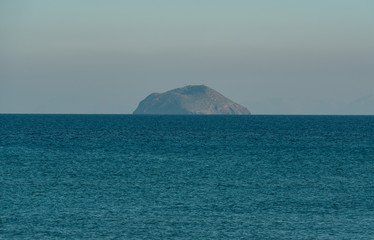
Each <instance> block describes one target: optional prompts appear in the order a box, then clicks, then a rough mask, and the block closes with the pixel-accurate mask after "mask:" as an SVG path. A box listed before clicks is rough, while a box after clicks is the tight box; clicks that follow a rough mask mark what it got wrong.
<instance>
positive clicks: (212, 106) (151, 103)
mask: <svg viewBox="0 0 374 240" xmlns="http://www.w3.org/2000/svg"><path fill="white" fill-rule="evenodd" d="M133 114H212V115H215V114H220V115H249V114H251V113H250V111H249V110H248V109H247V108H245V107H243V106H241V105H239V104H237V103H235V102H233V101H231V100H230V99H228V98H226V97H225V96H223V95H222V94H220V93H219V92H217V91H215V90H214V89H212V88H209V87H207V86H205V85H191V86H186V87H182V88H176V89H173V90H170V91H167V92H164V93H152V94H151V95H149V96H148V97H146V98H145V99H144V100H143V101H141V102H140V103H139V106H138V107H137V108H136V110H135V111H134V113H133Z"/></svg>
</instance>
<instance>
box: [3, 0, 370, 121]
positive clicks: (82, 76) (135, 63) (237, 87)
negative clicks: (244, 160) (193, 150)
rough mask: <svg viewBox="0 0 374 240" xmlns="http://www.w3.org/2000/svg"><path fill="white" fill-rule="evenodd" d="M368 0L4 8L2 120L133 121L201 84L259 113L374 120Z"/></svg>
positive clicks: (139, 0) (114, 1)
mask: <svg viewBox="0 0 374 240" xmlns="http://www.w3.org/2000/svg"><path fill="white" fill-rule="evenodd" d="M373 13H374V1H372V0H355V1H352V0H329V1H326V0H313V1H300V0H293V1H292V0H282V1H279V0H251V1H249V0H231V1H227V0H226V1H222V0H200V1H197V0H189V1H178V0H174V1H172V0H158V1H150V0H136V1H135V0H134V1H131V0H129V1H126V0H123V1H120V0H106V1H104V0H101V1H99V0H80V1H76V0H64V1H53V0H52V1H51V0H31V1H30V0H3V1H0V113H114V114H129V113H132V112H133V111H134V110H135V108H136V107H137V105H138V103H139V101H141V100H142V99H143V98H145V97H146V96H147V95H149V94H150V93H152V92H164V91H167V90H170V89H173V88H177V87H182V86H185V85H194V84H205V85H207V86H209V87H211V88H213V89H215V90H217V91H219V92H221V93H222V94H223V95H225V96H227V97H228V98H230V99H232V100H234V101H235V102H238V103H240V104H242V105H244V106H246V107H248V108H249V109H250V110H251V112H252V113H254V114H374V107H372V106H374V14H373Z"/></svg>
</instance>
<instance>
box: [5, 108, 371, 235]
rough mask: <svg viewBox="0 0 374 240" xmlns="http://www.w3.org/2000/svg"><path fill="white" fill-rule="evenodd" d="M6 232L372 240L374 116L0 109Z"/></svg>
mask: <svg viewBox="0 0 374 240" xmlns="http://www.w3.org/2000/svg"><path fill="white" fill-rule="evenodd" d="M0 239H339V240H340V239H374V117H373V116H133V115H0Z"/></svg>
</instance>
